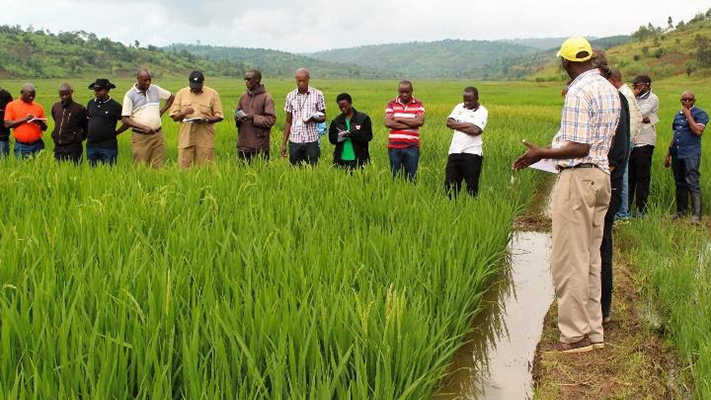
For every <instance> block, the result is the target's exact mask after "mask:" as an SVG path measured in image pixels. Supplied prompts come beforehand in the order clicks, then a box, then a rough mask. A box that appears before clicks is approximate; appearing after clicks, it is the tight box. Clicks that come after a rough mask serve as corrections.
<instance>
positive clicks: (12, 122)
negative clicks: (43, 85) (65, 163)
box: [4, 83, 47, 159]
mask: <svg viewBox="0 0 711 400" xmlns="http://www.w3.org/2000/svg"><path fill="white" fill-rule="evenodd" d="M36 93H37V91H36V89H35V87H34V85H32V84H31V83H26V84H24V85H23V86H22V89H21V90H20V98H19V99H17V100H15V101H12V102H10V103H8V105H7V106H6V107H5V116H4V119H5V127H6V128H8V129H12V130H13V131H12V136H13V137H14V138H15V157H16V158H20V159H23V158H27V157H30V156H32V155H34V154H35V153H37V152H39V151H41V150H42V149H44V142H43V141H42V132H44V131H46V130H47V118H45V115H44V108H42V106H41V105H40V104H39V103H37V102H35V95H36Z"/></svg>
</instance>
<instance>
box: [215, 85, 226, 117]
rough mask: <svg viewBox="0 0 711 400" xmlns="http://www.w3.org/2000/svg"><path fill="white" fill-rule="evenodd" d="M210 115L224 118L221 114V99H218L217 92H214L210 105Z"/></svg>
mask: <svg viewBox="0 0 711 400" xmlns="http://www.w3.org/2000/svg"><path fill="white" fill-rule="evenodd" d="M212 115H213V116H218V115H219V116H220V117H224V114H223V113H222V99H220V94H219V93H217V91H215V98H214V99H213V103H212Z"/></svg>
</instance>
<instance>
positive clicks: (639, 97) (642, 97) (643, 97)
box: [637, 89, 652, 100]
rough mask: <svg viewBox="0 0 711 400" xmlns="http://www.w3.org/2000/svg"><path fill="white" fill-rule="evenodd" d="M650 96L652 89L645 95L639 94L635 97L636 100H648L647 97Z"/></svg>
mask: <svg viewBox="0 0 711 400" xmlns="http://www.w3.org/2000/svg"><path fill="white" fill-rule="evenodd" d="M651 94H652V89H649V90H648V91H647V93H645V94H641V95H639V96H637V99H640V100H646V99H648V98H649V96H650V95H651Z"/></svg>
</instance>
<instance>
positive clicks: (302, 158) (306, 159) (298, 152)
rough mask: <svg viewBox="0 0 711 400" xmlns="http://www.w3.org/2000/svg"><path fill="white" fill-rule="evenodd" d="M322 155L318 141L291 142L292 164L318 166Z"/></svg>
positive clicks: (290, 157)
mask: <svg viewBox="0 0 711 400" xmlns="http://www.w3.org/2000/svg"><path fill="white" fill-rule="evenodd" d="M320 156H321V147H320V146H319V144H318V141H315V142H309V143H294V142H289V162H291V165H301V164H304V163H305V164H309V165H311V166H316V164H317V163H318V158H319V157H320Z"/></svg>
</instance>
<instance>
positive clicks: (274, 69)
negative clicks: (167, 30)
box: [163, 44, 392, 78]
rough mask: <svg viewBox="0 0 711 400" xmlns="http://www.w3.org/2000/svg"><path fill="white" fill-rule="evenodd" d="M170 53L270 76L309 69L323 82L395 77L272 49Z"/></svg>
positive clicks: (177, 49)
mask: <svg viewBox="0 0 711 400" xmlns="http://www.w3.org/2000/svg"><path fill="white" fill-rule="evenodd" d="M163 49H164V50H165V51H167V52H170V53H178V54H192V55H194V56H197V57H200V58H204V59H208V60H213V61H219V62H231V63H237V64H239V65H245V66H247V67H248V68H257V69H259V70H260V71H261V72H262V73H263V74H264V75H267V76H281V77H291V76H293V75H294V72H296V70H297V69H299V68H302V67H303V68H308V69H309V71H310V72H311V74H312V75H313V76H318V77H320V78H346V77H347V78H390V77H392V74H388V73H387V72H382V71H380V72H379V71H375V70H373V69H371V68H368V66H358V65H355V64H352V63H338V62H331V61H324V60H319V59H316V58H311V57H306V56H303V55H298V54H292V53H287V52H284V51H278V50H269V49H250V48H243V47H224V46H208V45H191V44H171V45H170V46H167V47H164V48H163Z"/></svg>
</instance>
